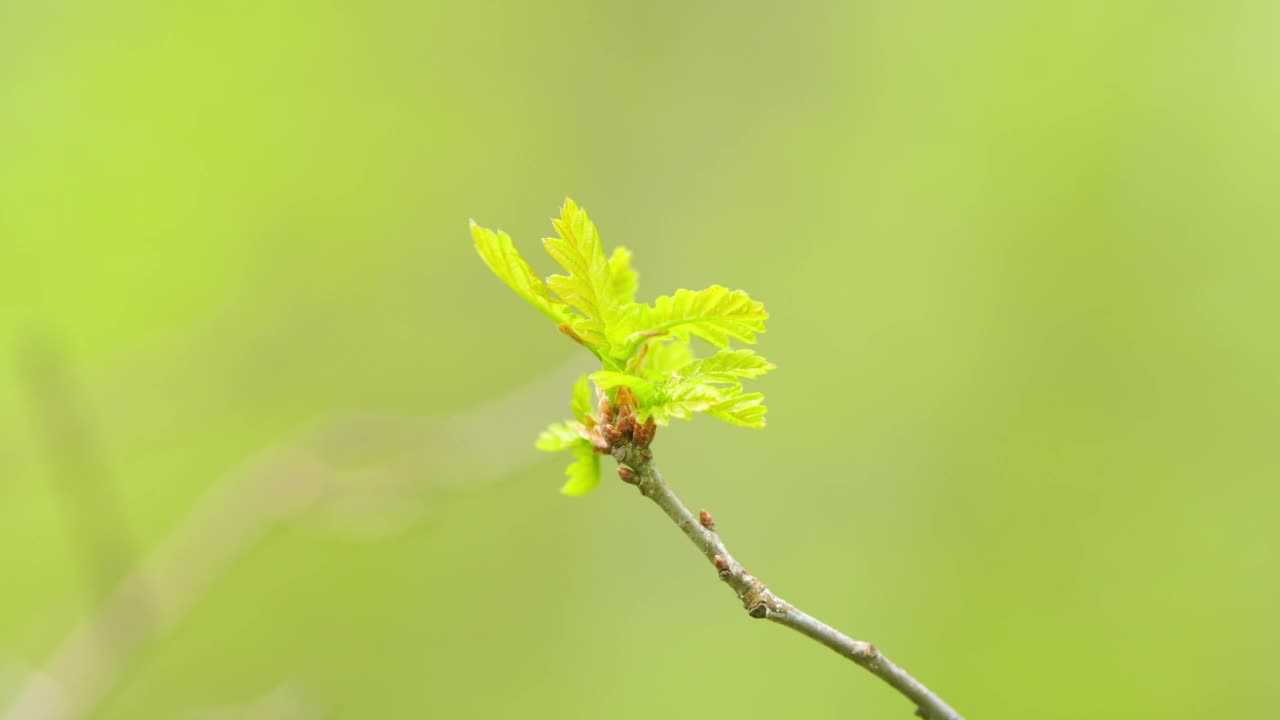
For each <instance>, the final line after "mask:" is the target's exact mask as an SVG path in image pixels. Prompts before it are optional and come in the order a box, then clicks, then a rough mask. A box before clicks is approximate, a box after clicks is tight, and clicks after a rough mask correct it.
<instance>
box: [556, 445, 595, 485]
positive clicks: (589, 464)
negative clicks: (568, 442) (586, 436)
mask: <svg viewBox="0 0 1280 720" xmlns="http://www.w3.org/2000/svg"><path fill="white" fill-rule="evenodd" d="M564 474H565V475H566V476H567V477H568V480H566V481H565V483H564V485H562V486H561V487H560V492H561V493H563V494H565V495H574V496H577V495H586V494H587V493H589V492H591V491H592V490H594V489H595V488H596V486H597V485H599V484H600V456H599V455H597V454H596V453H595V452H594V451H593V450H592V449H591V444H590V443H588V442H586V441H585V440H584V441H582V442H581V443H579V444H578V445H575V446H574V448H573V463H572V464H570V465H569V467H568V468H566V469H565V471H564Z"/></svg>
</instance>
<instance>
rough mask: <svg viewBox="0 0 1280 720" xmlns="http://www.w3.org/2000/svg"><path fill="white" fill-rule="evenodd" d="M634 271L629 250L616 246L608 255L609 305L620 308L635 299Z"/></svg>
mask: <svg viewBox="0 0 1280 720" xmlns="http://www.w3.org/2000/svg"><path fill="white" fill-rule="evenodd" d="M636 284H637V279H636V271H635V270H632V269H631V251H630V250H628V249H627V248H625V247H616V248H614V249H613V254H612V255H610V256H609V284H608V286H607V287H608V297H609V302H610V304H611V305H613V306H614V307H617V308H621V307H624V306H627V305H630V304H632V303H634V302H635V301H636Z"/></svg>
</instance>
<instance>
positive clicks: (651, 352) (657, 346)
mask: <svg viewBox="0 0 1280 720" xmlns="http://www.w3.org/2000/svg"><path fill="white" fill-rule="evenodd" d="M691 362H693V351H692V350H691V349H689V345H688V343H682V342H668V341H666V340H665V339H664V338H654V339H653V340H650V341H649V342H648V343H646V344H645V345H643V346H642V347H641V348H640V352H639V353H638V354H637V363H636V374H638V375H640V376H641V377H644V378H647V379H649V380H658V379H660V378H664V377H667V376H669V375H671V373H673V372H675V371H677V370H679V369H680V368H683V367H684V366H686V365H688V364H689V363H691Z"/></svg>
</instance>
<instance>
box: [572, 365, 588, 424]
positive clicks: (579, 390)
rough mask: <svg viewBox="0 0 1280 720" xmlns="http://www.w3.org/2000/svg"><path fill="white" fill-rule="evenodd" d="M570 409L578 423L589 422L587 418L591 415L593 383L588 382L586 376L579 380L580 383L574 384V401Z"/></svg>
mask: <svg viewBox="0 0 1280 720" xmlns="http://www.w3.org/2000/svg"><path fill="white" fill-rule="evenodd" d="M570 407H571V408H572V409H573V416H574V417H575V418H577V419H578V422H580V423H586V422H587V416H588V415H590V414H591V383H590V382H588V381H587V376H586V375H583V376H582V377H580V378H578V381H577V382H575V383H574V384H573V401H572V402H571V403H570Z"/></svg>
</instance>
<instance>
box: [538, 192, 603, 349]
mask: <svg viewBox="0 0 1280 720" xmlns="http://www.w3.org/2000/svg"><path fill="white" fill-rule="evenodd" d="M552 222H553V224H554V225H555V228H556V232H557V233H559V237H554V238H546V239H544V240H543V241H542V246H543V247H544V248H546V250H547V253H548V254H550V255H551V257H553V258H555V261H556V262H558V263H560V267H562V268H564V269H565V271H566V272H567V273H568V275H552V276H551V277H549V278H547V286H548V287H550V288H551V290H552V292H554V293H555V294H556V295H557V296H559V297H560V299H561V300H563V301H565V302H566V303H568V304H569V305H572V306H573V307H575V308H577V309H578V310H579V311H580V312H581V313H582V314H583V315H585V316H587V318H589V319H596V320H600V321H602V322H603V321H605V320H607V319H608V318H609V317H610V316H611V314H612V312H611V311H612V310H613V308H612V307H611V306H610V302H609V298H610V295H609V292H610V290H609V288H610V283H609V261H608V260H606V259H605V257H604V250H602V249H601V247H600V233H598V232H597V231H596V226H595V225H594V224H593V223H592V222H591V218H589V217H587V213H586V212H585V211H583V210H582V209H581V208H579V207H578V206H577V205H575V204H574V202H573V200H570V199H566V200H565V201H564V207H563V208H561V210H560V219H558V220H554V221H552ZM574 329H575V330H577V329H578V328H577V327H575V328H574ZM600 330H601V331H603V327H601V328H600ZM579 332H581V331H579Z"/></svg>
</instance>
